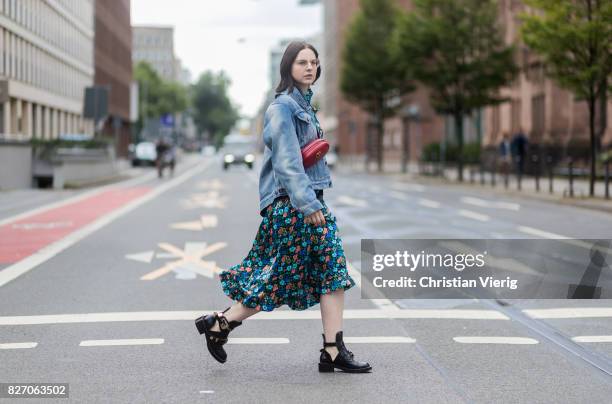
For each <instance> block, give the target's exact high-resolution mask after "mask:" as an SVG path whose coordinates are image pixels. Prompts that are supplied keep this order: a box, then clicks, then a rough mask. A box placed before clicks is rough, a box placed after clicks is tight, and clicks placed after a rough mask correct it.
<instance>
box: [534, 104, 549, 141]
mask: <svg viewBox="0 0 612 404" xmlns="http://www.w3.org/2000/svg"><path fill="white" fill-rule="evenodd" d="M531 113H532V117H531V122H532V125H533V127H532V136H533V138H534V139H535V140H537V139H539V138H541V137H542V136H543V135H544V130H545V113H546V110H545V97H544V94H540V95H536V96H534V97H532V99H531Z"/></svg>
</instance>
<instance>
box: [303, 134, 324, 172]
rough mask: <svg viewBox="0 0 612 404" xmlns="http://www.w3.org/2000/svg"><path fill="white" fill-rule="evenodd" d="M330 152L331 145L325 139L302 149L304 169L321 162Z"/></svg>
mask: <svg viewBox="0 0 612 404" xmlns="http://www.w3.org/2000/svg"><path fill="white" fill-rule="evenodd" d="M328 150H329V143H328V142H327V140H325V139H315V140H313V141H312V142H310V143H308V144H307V145H306V146H304V147H303V148H302V161H303V162H304V168H308V167H310V166H312V165H314V164H315V163H316V162H317V161H319V160H321V159H322V158H323V156H325V153H327V151H328Z"/></svg>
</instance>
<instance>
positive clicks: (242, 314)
mask: <svg viewBox="0 0 612 404" xmlns="http://www.w3.org/2000/svg"><path fill="white" fill-rule="evenodd" d="M260 311H261V310H259V309H252V308H250V307H246V306H243V305H242V303H240V302H238V303H236V304H234V305H233V306H232V307H230V309H229V310H228V311H226V312H225V313H223V316H224V317H225V318H226V319H227V321H242V320H244V319H246V318H248V317H251V316H252V315H253V314H256V313H259V312H260ZM219 314H220V313H219ZM211 330H212V331H221V329H220V328H219V322H218V321H217V322H216V323H215V325H214V326H213V327H212V328H211Z"/></svg>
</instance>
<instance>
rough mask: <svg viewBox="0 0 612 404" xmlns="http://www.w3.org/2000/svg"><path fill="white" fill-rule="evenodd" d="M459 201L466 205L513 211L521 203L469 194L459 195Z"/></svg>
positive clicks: (518, 207)
mask: <svg viewBox="0 0 612 404" xmlns="http://www.w3.org/2000/svg"><path fill="white" fill-rule="evenodd" d="M460 201H461V202H463V203H465V204H468V205H474V206H479V207H482V208H498V209H508V210H515V211H518V210H520V209H521V205H519V204H518V203H511V202H501V201H489V200H485V199H480V198H474V197H471V196H463V197H461V199H460Z"/></svg>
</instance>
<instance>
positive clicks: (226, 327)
mask: <svg viewBox="0 0 612 404" xmlns="http://www.w3.org/2000/svg"><path fill="white" fill-rule="evenodd" d="M229 309H230V308H229V307H228V308H227V309H225V310H223V311H222V312H221V313H217V312H216V311H215V312H214V313H213V314H209V315H207V316H202V317H199V318H197V319H196V320H195V325H196V328H197V329H198V332H199V333H200V334H205V335H206V347H207V348H208V352H210V354H211V355H212V356H213V358H215V359H216V360H217V361H219V362H221V363H225V361H226V360H227V353H226V352H225V349H223V345H225V343H226V342H227V336H228V335H229V333H230V331H232V330H233V329H234V328H236V327H238V326H239V325H241V324H242V321H227V318H225V316H223V313H225V312H226V311H228V310H229ZM216 322H219V328H220V329H221V331H211V329H212V327H213V326H214V325H215V323H216Z"/></svg>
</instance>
